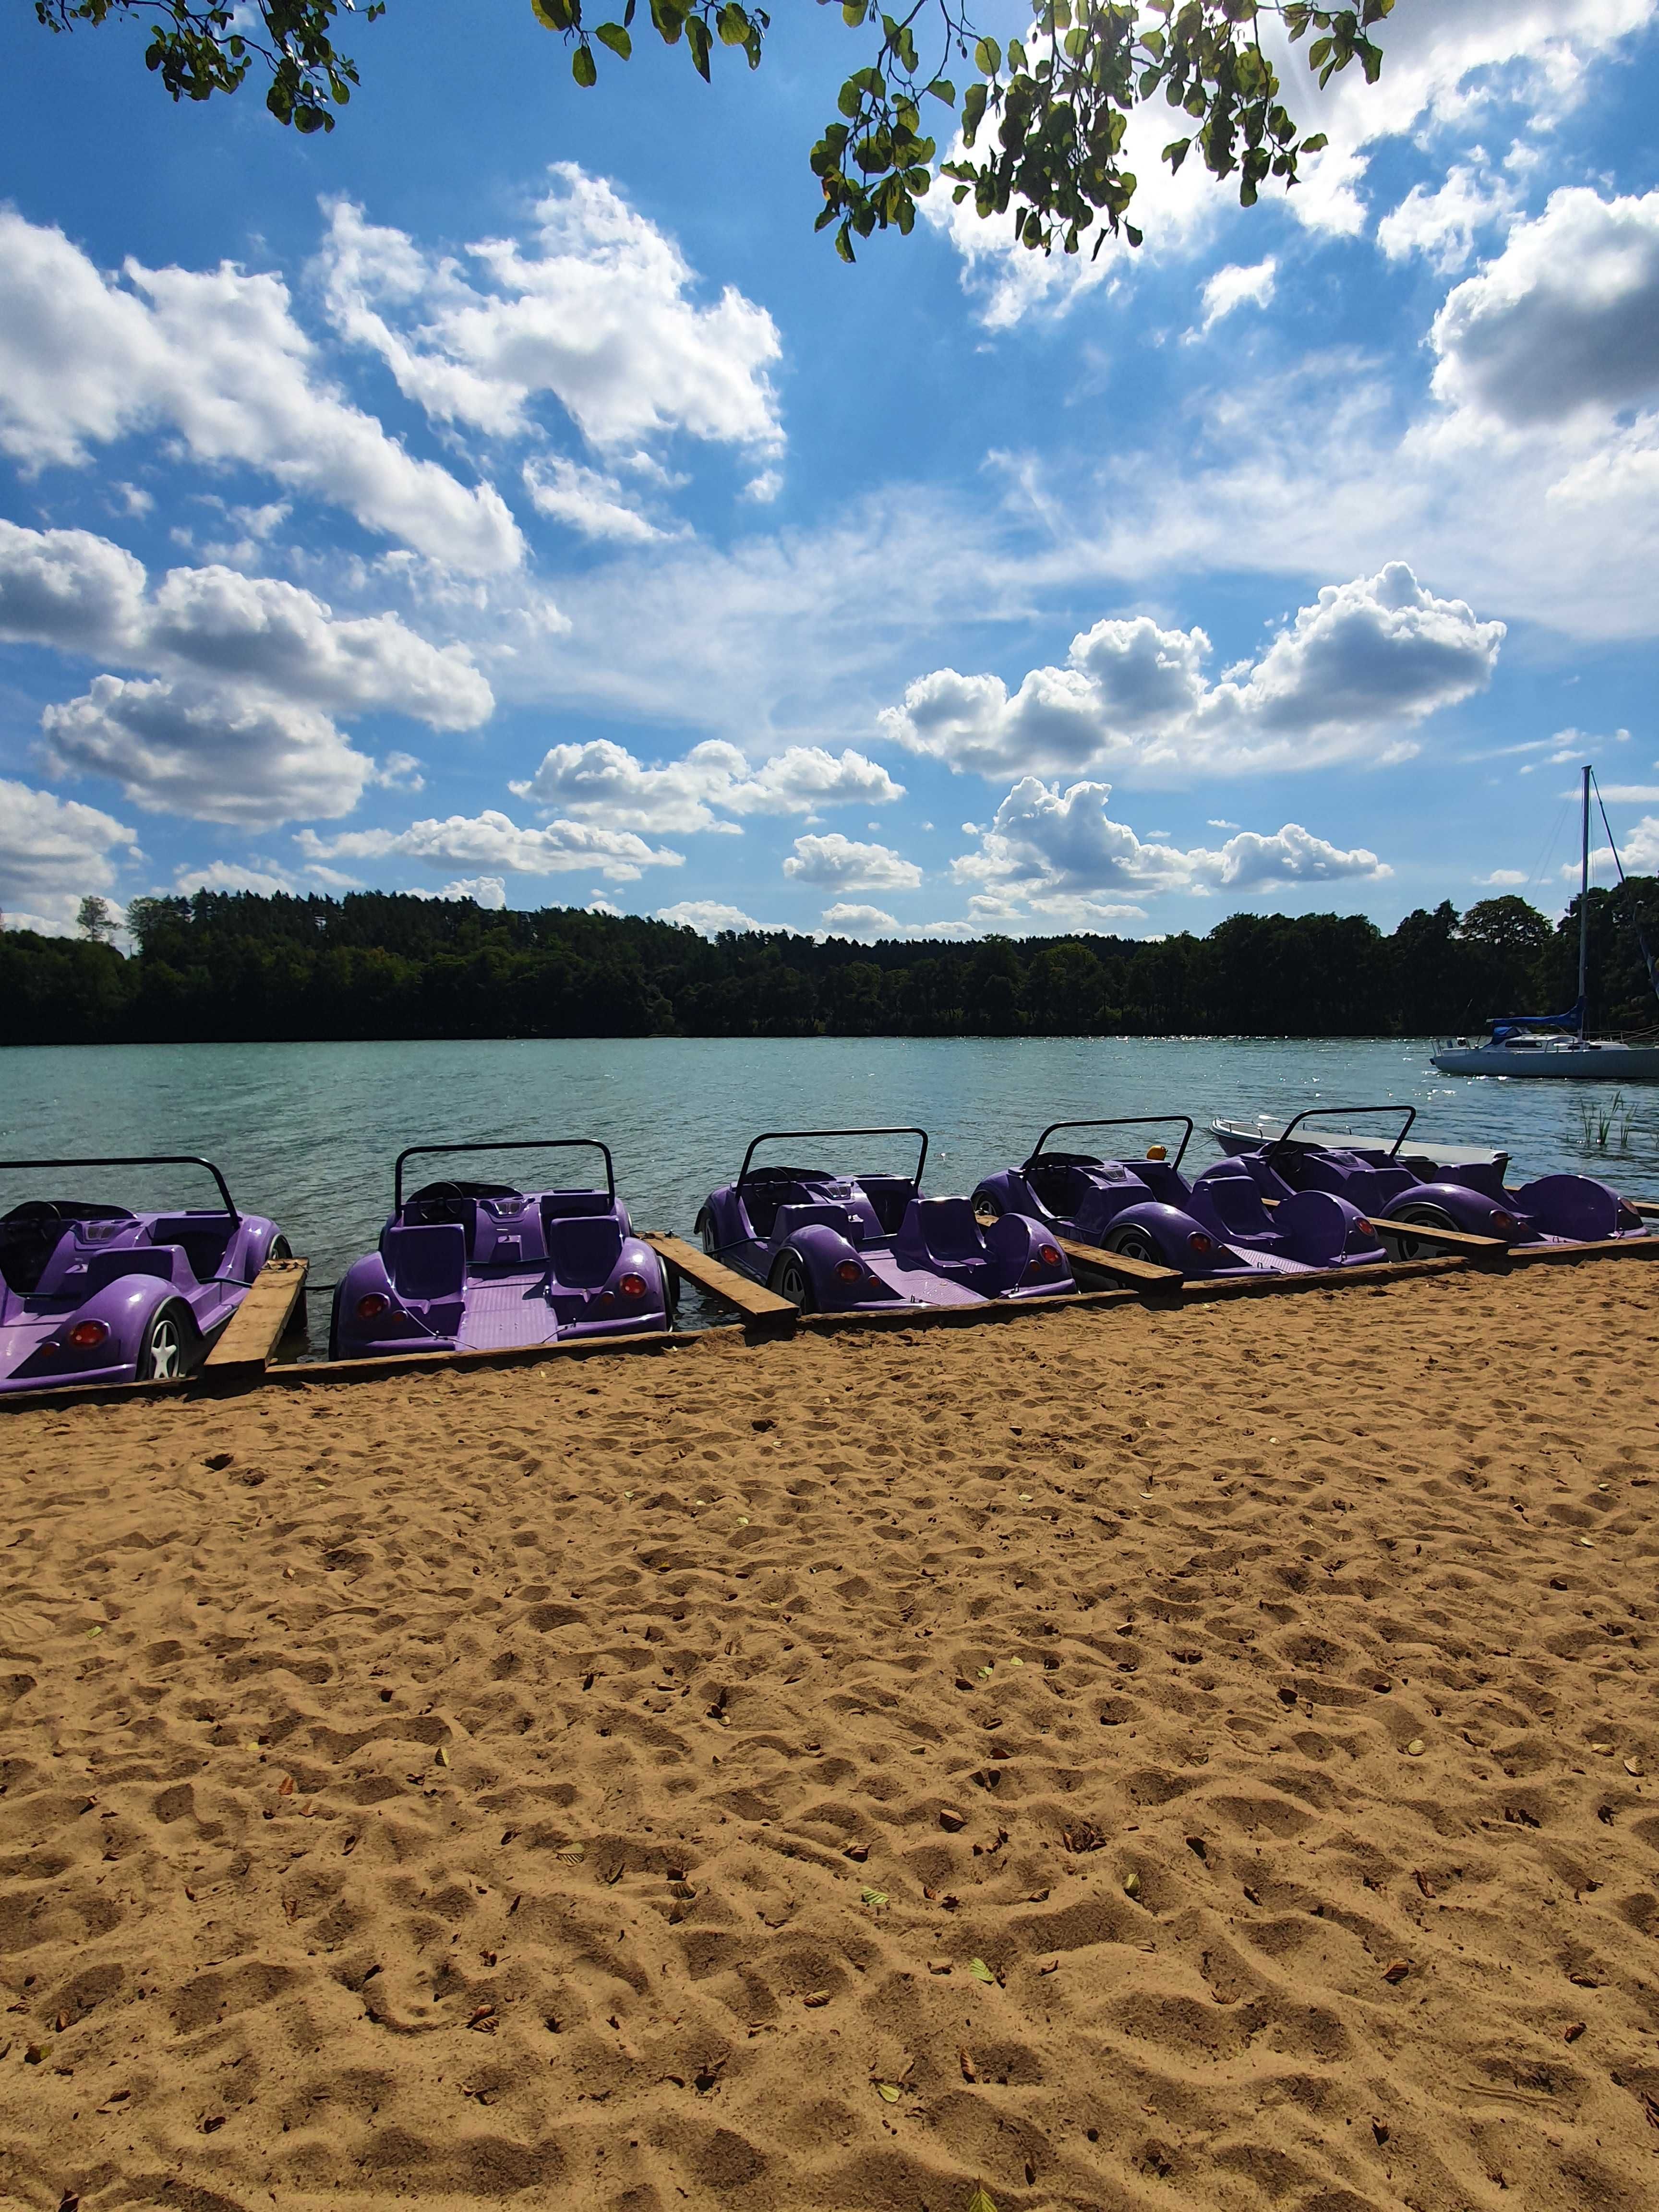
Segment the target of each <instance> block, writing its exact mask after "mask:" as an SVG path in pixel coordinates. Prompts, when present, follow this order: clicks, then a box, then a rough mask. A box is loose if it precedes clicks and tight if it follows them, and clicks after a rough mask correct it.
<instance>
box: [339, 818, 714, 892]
mask: <svg viewBox="0 0 1659 2212" xmlns="http://www.w3.org/2000/svg"><path fill="white" fill-rule="evenodd" d="M297 842H298V844H299V847H300V850H301V853H302V854H304V855H305V857H306V859H307V860H309V861H318V860H415V861H418V862H420V863H421V864H422V866H427V867H431V868H441V869H450V868H471V869H472V870H474V871H475V872H477V873H478V874H480V875H483V874H495V875H501V876H502V877H507V876H556V875H564V874H568V873H569V872H571V871H573V870H575V869H582V870H588V869H591V870H592V871H594V872H596V873H598V874H599V875H601V876H604V877H605V878H606V879H607V881H609V882H611V883H631V882H632V881H634V880H635V878H637V877H638V876H639V875H641V873H642V872H643V871H644V870H645V869H647V868H678V867H680V866H684V859H685V856H684V854H683V853H675V852H671V851H669V850H668V849H667V848H665V847H653V846H651V845H647V843H646V842H645V840H644V838H643V837H638V836H635V834H634V833H633V831H632V830H629V829H595V828H594V827H593V826H592V823H586V822H550V823H548V824H547V826H546V827H545V828H544V829H526V828H523V827H521V826H520V824H519V823H516V822H513V821H511V820H510V819H509V818H508V817H507V816H506V815H505V814H500V813H497V812H496V811H495V810H494V809H493V808H486V810H485V811H483V813H482V814H475V815H467V814H452V815H450V816H449V817H447V819H446V820H444V821H438V820H435V819H434V820H429V821H426V822H412V823H410V826H409V828H408V829H396V830H394V829H348V830H344V831H342V832H341V833H340V835H339V836H334V837H329V838H322V837H319V836H318V835H317V833H316V832H315V830H313V829H301V831H300V832H299V833H298V838H297Z"/></svg>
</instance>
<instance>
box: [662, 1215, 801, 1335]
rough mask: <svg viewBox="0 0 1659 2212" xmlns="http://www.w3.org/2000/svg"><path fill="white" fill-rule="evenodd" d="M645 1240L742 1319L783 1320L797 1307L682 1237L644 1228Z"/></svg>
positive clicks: (796, 1311) (794, 1311)
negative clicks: (665, 1234) (668, 1235)
mask: <svg viewBox="0 0 1659 2212" xmlns="http://www.w3.org/2000/svg"><path fill="white" fill-rule="evenodd" d="M645 1242H646V1243H647V1244H648V1245H649V1246H650V1247H651V1249H652V1250H653V1252H654V1253H656V1254H657V1255H658V1257H659V1259H663V1260H666V1261H667V1262H668V1264H669V1266H670V1267H675V1268H678V1271H679V1273H681V1274H682V1275H684V1276H685V1277H686V1278H687V1279H688V1280H689V1281H690V1282H693V1283H696V1285H698V1287H699V1288H700V1289H702V1290H705V1291H709V1292H711V1293H712V1294H713V1296H714V1297H717V1298H719V1299H720V1300H721V1301H722V1302H723V1303H724V1304H726V1305H728V1306H735V1307H736V1308H737V1310H738V1312H739V1313H740V1314H741V1315H742V1316H744V1320H745V1321H764V1322H787V1321H793V1320H794V1319H795V1317H796V1316H797V1313H798V1311H799V1309H798V1308H796V1307H795V1306H793V1305H792V1304H791V1303H790V1301H789V1300H788V1299H787V1298H781V1297H779V1296H778V1294H777V1292H776V1291H769V1290H768V1289H766V1287H765V1286H764V1285H763V1284H760V1283H751V1282H750V1279H749V1278H748V1276H747V1275H740V1274H739V1273H738V1271H737V1269H736V1268H735V1267H726V1266H724V1265H722V1263H721V1262H720V1261H718V1260H714V1259H711V1258H710V1257H709V1255H708V1253H707V1252H704V1251H702V1249H700V1248H699V1247H698V1246H697V1245H696V1244H688V1243H686V1241H685V1239H684V1237H665V1236H661V1235H659V1234H655V1233H653V1232H650V1231H647V1235H646V1237H645Z"/></svg>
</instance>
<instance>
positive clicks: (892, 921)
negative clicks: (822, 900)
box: [823, 899, 899, 937]
mask: <svg viewBox="0 0 1659 2212" xmlns="http://www.w3.org/2000/svg"><path fill="white" fill-rule="evenodd" d="M823 923H824V927H826V928H827V929H828V930H829V933H830V934H831V935H832V936H835V937H879V936H890V935H892V934H893V933H895V932H896V930H897V929H898V927H899V923H898V920H897V918H896V916H895V915H890V914H889V913H888V912H887V910H886V908H884V907H878V906H860V905H859V904H858V903H857V902H855V901H854V900H851V899H837V900H836V903H835V904H834V906H827V907H825V908H824V909H823Z"/></svg>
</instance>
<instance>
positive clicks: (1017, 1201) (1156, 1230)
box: [974, 1114, 1388, 1277]
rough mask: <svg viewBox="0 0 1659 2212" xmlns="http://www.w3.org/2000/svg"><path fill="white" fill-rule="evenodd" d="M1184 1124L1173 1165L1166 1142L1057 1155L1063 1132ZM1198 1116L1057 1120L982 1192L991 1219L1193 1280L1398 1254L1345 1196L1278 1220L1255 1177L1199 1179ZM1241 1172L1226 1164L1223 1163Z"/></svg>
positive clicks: (1298, 1208) (1313, 1202) (1360, 1262)
mask: <svg viewBox="0 0 1659 2212" xmlns="http://www.w3.org/2000/svg"><path fill="white" fill-rule="evenodd" d="M1168 1124H1174V1125H1175V1126H1176V1127H1179V1128H1180V1129H1181V1131H1182V1139H1181V1143H1180V1145H1179V1146H1178V1147H1177V1149H1176V1156H1175V1158H1174V1159H1173V1160H1171V1159H1170V1158H1167V1157H1166V1153H1165V1148H1164V1146H1162V1145H1155V1146H1152V1149H1151V1150H1150V1151H1149V1152H1148V1153H1147V1156H1146V1158H1145V1159H1139V1160H1116V1159H1104V1158H1099V1157H1098V1156H1097V1154H1095V1153H1093V1152H1048V1151H1046V1150H1045V1149H1044V1147H1045V1146H1047V1144H1048V1139H1049V1138H1050V1137H1053V1136H1056V1135H1058V1134H1059V1133H1060V1131H1061V1130H1062V1129H1115V1128H1126V1127H1133V1128H1139V1129H1148V1128H1156V1127H1162V1126H1165V1125H1168ZM1192 1134H1193V1122H1192V1117H1191V1115H1188V1114H1125V1115H1114V1116H1112V1117H1110V1118H1109V1119H1104V1120H1099V1121H1052V1122H1050V1123H1049V1125H1048V1127H1047V1128H1046V1129H1045V1130H1044V1131H1043V1133H1042V1135H1041V1136H1040V1137H1039V1138H1038V1139H1037V1140H1036V1145H1035V1146H1033V1148H1032V1151H1031V1154H1030V1158H1028V1159H1027V1161H1026V1162H1025V1164H1024V1166H1023V1167H1018V1168H1005V1169H1003V1170H1001V1171H1000V1172H999V1173H998V1174H996V1175H991V1176H986V1177H985V1179H984V1181H983V1182H981V1184H980V1185H979V1187H978V1188H977V1189H976V1190H975V1193H974V1207H975V1212H978V1213H980V1214H981V1215H999V1214H1000V1215H1006V1214H1009V1213H1011V1212H1018V1213H1023V1214H1026V1215H1030V1216H1031V1217H1033V1218H1035V1219H1036V1220H1037V1221H1039V1222H1042V1223H1044V1224H1046V1225H1048V1228H1049V1230H1050V1231H1051V1233H1052V1232H1053V1231H1058V1232H1059V1234H1060V1236H1062V1237H1072V1238H1074V1239H1075V1240H1076V1242H1077V1243H1079V1244H1091V1245H1093V1246H1094V1247H1095V1249H1097V1251H1105V1252H1113V1253H1116V1254H1118V1255H1121V1257H1122V1258H1124V1259H1126V1260H1139V1261H1148V1262H1151V1263H1152V1265H1154V1266H1157V1267H1171V1268H1174V1269H1175V1271H1176V1273H1178V1274H1181V1275H1182V1276H1194V1277H1207V1276H1212V1275H1237V1274H1251V1273H1255V1274H1270V1275H1285V1274H1305V1273H1309V1272H1310V1271H1311V1270H1313V1269H1316V1268H1323V1267H1367V1266H1372V1265H1375V1264H1376V1263H1378V1262H1380V1261H1384V1260H1386V1259H1387V1257H1388V1255H1387V1253H1386V1252H1385V1251H1384V1250H1383V1247H1382V1246H1381V1245H1380V1244H1379V1243H1377V1240H1376V1231H1375V1230H1374V1229H1373V1228H1372V1226H1371V1225H1370V1221H1369V1220H1367V1219H1366V1218H1365V1216H1364V1214H1363V1213H1362V1212H1360V1211H1359V1209H1358V1206H1354V1205H1352V1204H1351V1203H1350V1202H1349V1201H1348V1200H1346V1199H1344V1198H1340V1197H1336V1196H1333V1195H1330V1194H1327V1193H1325V1192H1323V1191H1317V1192H1312V1191H1310V1192H1309V1193H1307V1194H1305V1196H1303V1195H1298V1196H1297V1197H1295V1198H1294V1199H1291V1198H1290V1197H1289V1196H1288V1194H1287V1199H1286V1202H1285V1204H1283V1205H1280V1206H1277V1207H1275V1208H1274V1209H1273V1212H1268V1210H1267V1207H1266V1206H1264V1205H1263V1204H1262V1202H1261V1198H1260V1197H1259V1196H1258V1195H1257V1194H1256V1193H1255V1190H1254V1189H1253V1188H1252V1187H1251V1185H1250V1183H1249V1179H1248V1176H1247V1177H1246V1178H1245V1180H1243V1182H1230V1183H1226V1184H1225V1185H1222V1186H1220V1187H1217V1186H1216V1185H1215V1184H1213V1183H1212V1176H1215V1175H1216V1173H1217V1170H1215V1169H1208V1170H1206V1172H1205V1173H1204V1174H1203V1175H1201V1176H1199V1177H1198V1179H1197V1181H1196V1182H1190V1183H1189V1182H1187V1181H1186V1180H1185V1178H1184V1177H1183V1176H1182V1173H1181V1163H1182V1160H1183V1159H1184V1158H1185V1157H1186V1153H1187V1147H1188V1144H1189V1143H1190V1142H1191V1141H1192ZM1232 1164H1234V1163H1231V1162H1225V1161H1224V1162H1223V1163H1222V1165H1223V1167H1228V1166H1231V1165H1232Z"/></svg>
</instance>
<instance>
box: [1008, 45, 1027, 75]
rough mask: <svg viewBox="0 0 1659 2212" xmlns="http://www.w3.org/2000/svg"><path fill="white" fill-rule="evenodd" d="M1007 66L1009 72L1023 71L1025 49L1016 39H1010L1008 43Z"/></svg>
mask: <svg viewBox="0 0 1659 2212" xmlns="http://www.w3.org/2000/svg"><path fill="white" fill-rule="evenodd" d="M1008 66H1009V68H1010V69H1011V70H1020V71H1022V72H1023V71H1024V68H1025V48H1024V45H1023V44H1022V42H1021V41H1020V40H1018V39H1010V40H1009V41H1008Z"/></svg>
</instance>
